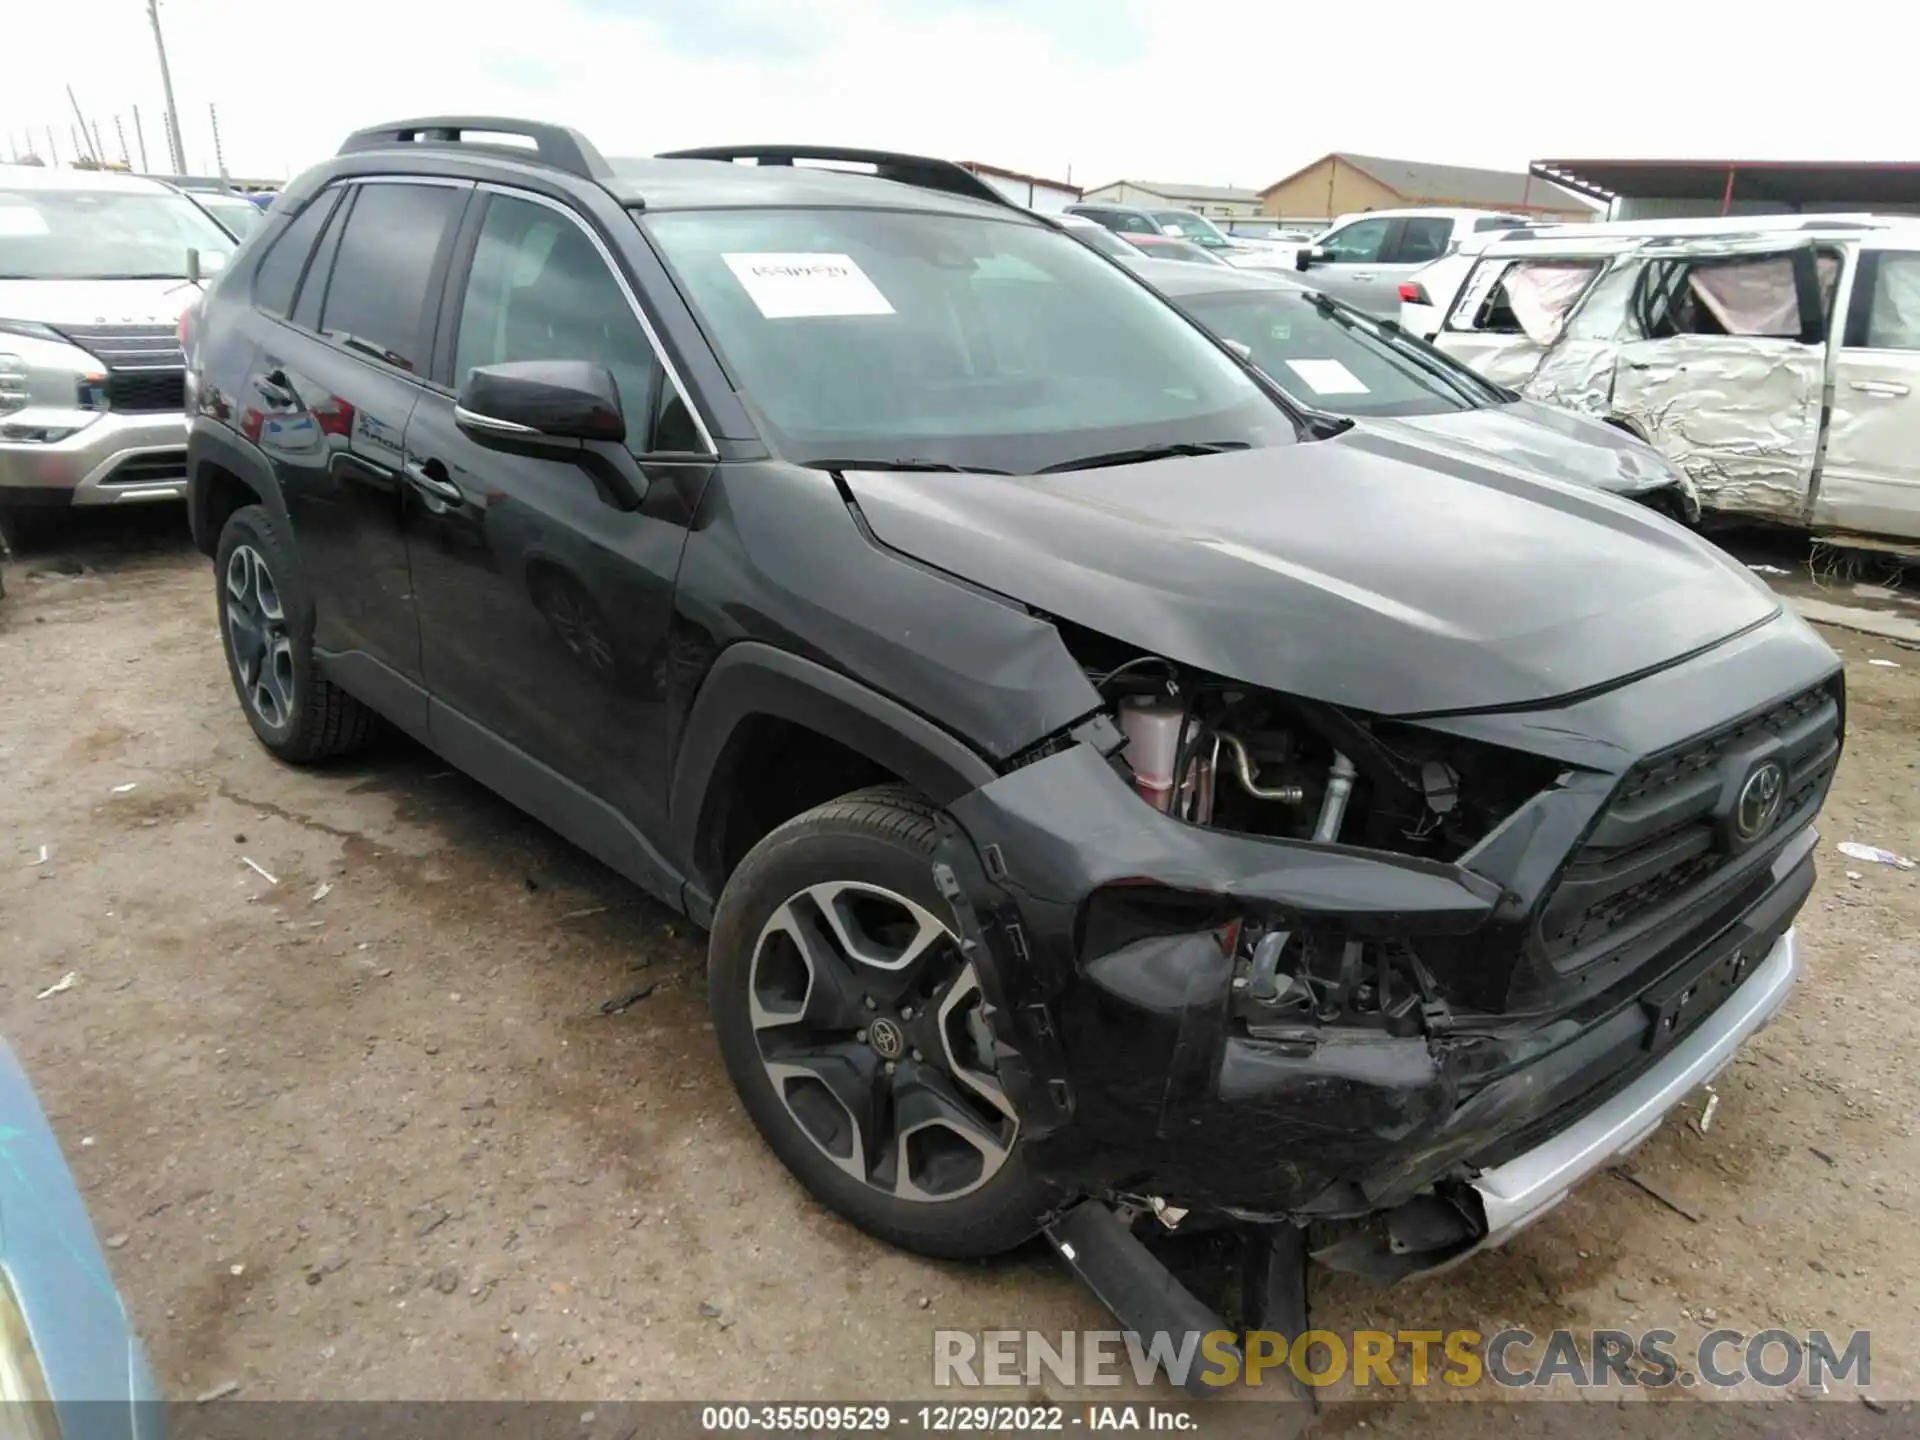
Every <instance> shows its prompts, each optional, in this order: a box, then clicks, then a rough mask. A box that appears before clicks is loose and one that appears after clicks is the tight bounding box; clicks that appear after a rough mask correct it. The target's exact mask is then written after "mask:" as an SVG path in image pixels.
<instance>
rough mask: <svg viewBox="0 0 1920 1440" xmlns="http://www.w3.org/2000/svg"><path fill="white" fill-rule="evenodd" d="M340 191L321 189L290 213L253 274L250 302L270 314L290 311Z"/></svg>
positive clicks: (291, 311)
mask: <svg viewBox="0 0 1920 1440" xmlns="http://www.w3.org/2000/svg"><path fill="white" fill-rule="evenodd" d="M339 200H340V192H339V191H338V190H337V189H335V190H325V191H322V192H321V193H320V194H318V195H316V196H314V198H313V199H312V200H311V201H309V202H308V204H307V208H306V209H304V210H302V211H301V212H300V213H299V214H298V215H296V216H294V218H293V222H292V223H291V224H289V225H288V226H287V227H286V228H285V229H284V230H282V231H281V232H280V234H279V236H278V237H277V238H275V239H274V240H273V241H271V242H270V246H269V248H268V250H267V253H266V254H265V255H263V256H262V257H261V258H260V267H259V269H257V270H256V271H255V272H254V276H253V303H254V304H256V305H258V306H259V307H260V308H261V309H262V310H265V311H267V312H268V313H269V314H272V315H291V314H292V313H293V297H294V295H295V293H296V292H297V291H298V290H299V288H300V277H301V276H302V275H303V274H305V273H306V269H307V262H308V261H309V260H311V259H312V258H313V247H314V244H315V242H317V241H318V240H319V239H320V232H321V231H322V230H324V229H325V228H326V224H327V219H328V217H329V216H331V215H332V214H333V207H334V206H335V205H336V204H338V203H339Z"/></svg>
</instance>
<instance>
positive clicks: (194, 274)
mask: <svg viewBox="0 0 1920 1440" xmlns="http://www.w3.org/2000/svg"><path fill="white" fill-rule="evenodd" d="M187 283H188V284H189V285H198V284H199V283H200V252H199V251H198V250H195V249H193V248H191V247H189V248H188V250H187Z"/></svg>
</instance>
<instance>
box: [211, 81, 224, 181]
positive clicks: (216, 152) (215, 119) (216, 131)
mask: <svg viewBox="0 0 1920 1440" xmlns="http://www.w3.org/2000/svg"><path fill="white" fill-rule="evenodd" d="M207 119H208V120H209V121H210V122H211V123H212V125H213V173H214V174H216V175H218V176H219V177H220V180H221V183H222V184H225V183H226V178H227V157H226V156H225V155H222V154H221V153H220V111H219V110H218V109H216V108H215V106H214V103H213V102H212V101H211V100H209V101H208V102H207Z"/></svg>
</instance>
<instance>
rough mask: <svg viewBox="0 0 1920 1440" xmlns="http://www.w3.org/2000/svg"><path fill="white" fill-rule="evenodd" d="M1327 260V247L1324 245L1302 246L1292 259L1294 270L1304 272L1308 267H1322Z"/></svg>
mask: <svg viewBox="0 0 1920 1440" xmlns="http://www.w3.org/2000/svg"><path fill="white" fill-rule="evenodd" d="M1326 260H1327V247H1326V246H1324V245H1304V246H1302V247H1301V248H1300V250H1299V251H1298V253H1296V254H1295V255H1294V257H1293V266H1294V268H1295V269H1296V270H1304V269H1306V268H1307V267H1308V266H1309V265H1314V264H1321V265H1324V264H1325V263H1326Z"/></svg>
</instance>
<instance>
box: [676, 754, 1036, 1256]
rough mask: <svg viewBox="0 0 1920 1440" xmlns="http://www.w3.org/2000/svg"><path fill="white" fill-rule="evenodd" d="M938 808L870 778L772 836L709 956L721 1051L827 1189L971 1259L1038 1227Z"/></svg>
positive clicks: (747, 1095)
mask: <svg viewBox="0 0 1920 1440" xmlns="http://www.w3.org/2000/svg"><path fill="white" fill-rule="evenodd" d="M935 833H936V831H935V821H934V812H933V810H932V809H931V808H930V807H928V806H927V805H926V804H925V803H924V802H923V801H921V800H919V799H918V798H917V797H914V796H913V795H911V794H910V793H909V792H906V791H902V790H899V789H895V788H891V787H888V788H885V789H879V790H866V791H861V792H858V793H856V794H853V795H848V796H845V797H843V798H842V799H839V800H834V801H830V802H829V803H827V804H825V805H822V806H819V807H817V808H816V809H813V810H810V811H808V812H807V813H806V814H804V815H802V816H800V817H798V818H797V819H794V820H791V821H789V822H787V824H785V825H783V826H781V827H780V828H779V829H778V830H775V831H774V832H773V833H772V834H771V835H769V836H767V837H766V838H765V839H764V840H762V841H761V842H760V843H759V844H758V845H756V846H755V847H754V848H753V850H752V851H751V852H750V853H749V854H748V855H747V858H746V859H745V860H744V861H742V862H741V864H740V867H739V869H738V870H736V871H735V872H734V875H733V877H732V879H730V880H729V881H728V883H727V887H726V890H725V891H724V892H723V893H722V895H721V897H720V904H719V908H718V910H717V912H716V914H715V917H714V926H713V937H712V941H711V944H710V947H709V951H708V980H709V1003H710V1005H711V1007H712V1013H713V1021H714V1031H715V1033H716V1035H717V1036H718V1038H719V1041H720V1049H721V1054H722V1056H723V1057H724V1059H725V1061H726V1065H727V1072H728V1074H729V1075H730V1076H731V1077H732V1080H733V1083H734V1086H735V1088H736V1089H738V1090H739V1092H740V1097H741V1101H742V1103H743V1104H744V1105H745V1106H746V1109H747V1113H748V1114H749V1115H750V1116H751V1117H752V1118H753V1121H754V1124H755V1125H756V1126H758V1127H759V1130H760V1133H761V1134H762V1135H763V1136H764V1137H765V1138H766V1141H767V1143H768V1144H769V1145H770V1146H771V1147H772V1148H773V1151H774V1153H775V1154H777V1155H778V1156H779V1157H780V1159H781V1160H782V1161H784V1162H785V1163H786V1165H787V1167H788V1168H789V1169H790V1170H792V1171H793V1172H794V1174H795V1175H797V1176H798V1177H799V1179H800V1180H801V1182H802V1183H803V1184H805V1185H806V1187H807V1188H808V1189H809V1190H811V1191H812V1192H813V1193H814V1195H815V1196H817V1197H818V1198H819V1199H820V1200H821V1201H823V1202H824V1203H826V1204H827V1205H829V1206H831V1207H832V1208H833V1209H835V1210H837V1211H839V1212H840V1214H842V1215H844V1216H846V1217H847V1218H848V1219H849V1220H851V1221H853V1223H854V1224H856V1225H859V1226H860V1227H861V1228H862V1229H865V1230H868V1231H870V1232H872V1233H873V1234H875V1235H878V1236H880V1237H881V1238H882V1239H885V1240H889V1241H891V1242H893V1243H894V1244H896V1245H901V1246H904V1247H906V1248H907V1249H910V1250H917V1251H919V1252H921V1253H923V1254H928V1255H940V1256H948V1257H974V1256H982V1255H991V1254H996V1253H998V1252H1000V1251H1003V1250H1008V1249H1011V1248H1012V1247H1013V1246H1015V1245H1018V1244H1020V1243H1021V1242H1022V1241H1023V1240H1026V1239H1027V1238H1028V1237H1030V1236H1031V1235H1033V1234H1034V1232H1035V1231H1036V1230H1037V1229H1038V1228H1039V1225H1040V1222H1041V1220H1042V1218H1043V1217H1044V1215H1045V1214H1046V1211H1047V1208H1048V1204H1049V1198H1050V1196H1049V1192H1048V1189H1047V1187H1046V1186H1044V1185H1043V1184H1041V1183H1040V1182H1039V1181H1038V1180H1036V1179H1035V1177H1034V1176H1033V1175H1032V1174H1031V1172H1030V1171H1029V1169H1028V1167H1027V1164H1026V1158H1025V1155H1024V1153H1023V1151H1022V1148H1021V1137H1020V1125H1019V1119H1018V1117H1017V1115H1016V1114H1015V1112H1014V1107H1013V1105H1012V1103H1011V1102H1010V1101H1009V1099H1008V1098H1007V1094H1006V1091H1005V1090H1004V1088H1002V1086H1001V1083H1000V1080H999V1077H998V1076H997V1074H996V1073H995V1062H994V1058H993V1055H994V1050H993V1042H992V1037H991V1035H990V1033H989V1031H988V1028H987V1020H986V1014H985V997H984V995H983V994H982V992H981V988H980V977H979V974H978V973H977V971H976V970H975V968H974V966H973V964H972V963H971V962H969V961H967V960H965V959H964V958H963V957H962V955H961V953H960V946H959V940H958V937H957V936H956V935H955V934H954V931H953V926H952V922H951V920H950V919H948V918H945V917H946V916H947V913H948V907H947V905H946V903H945V902H944V901H943V900H942V899H941V898H940V895H939V892H938V891H937V890H936V889H935V887H934V883H933V873H932V866H931V856H932V852H933V845H934V837H935Z"/></svg>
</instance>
